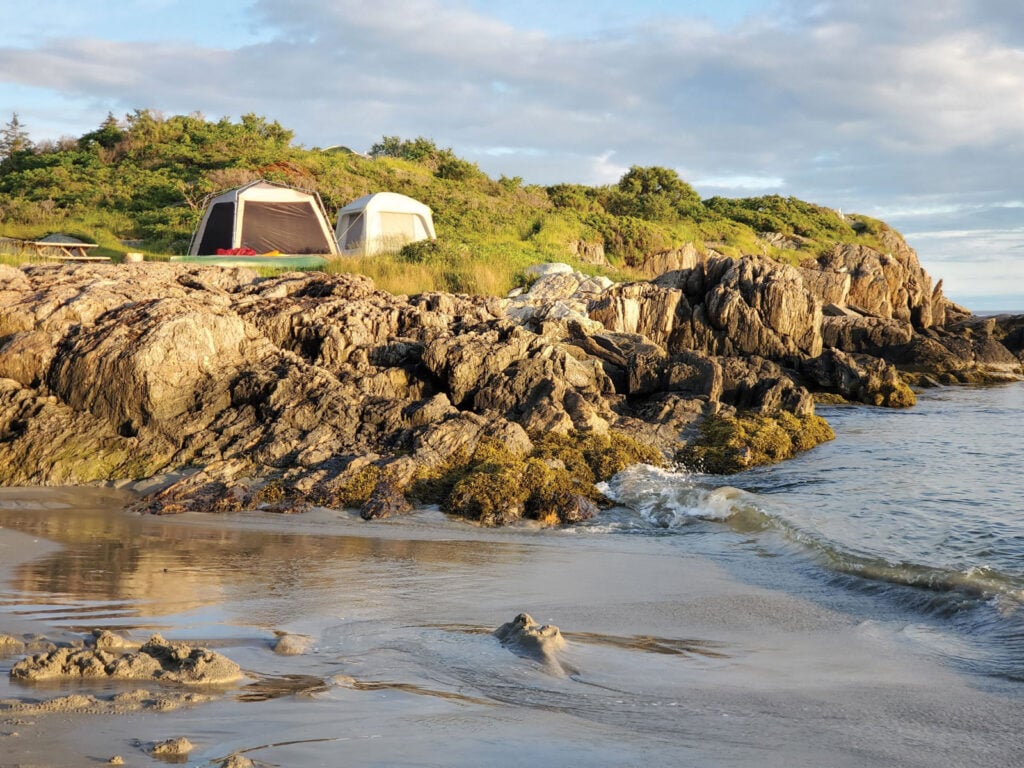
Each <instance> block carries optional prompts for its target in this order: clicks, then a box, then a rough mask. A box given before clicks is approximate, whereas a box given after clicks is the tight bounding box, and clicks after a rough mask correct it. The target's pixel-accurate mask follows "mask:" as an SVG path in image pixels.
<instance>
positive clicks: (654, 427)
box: [0, 241, 1024, 522]
mask: <svg viewBox="0 0 1024 768" xmlns="http://www.w3.org/2000/svg"><path fill="white" fill-rule="evenodd" d="M901 242H902V241H899V242H895V241H894V245H893V252H892V254H879V253H877V252H874V251H870V252H868V251H866V250H865V249H863V248H855V247H853V246H849V247H848V246H841V247H838V248H837V249H836V250H835V251H833V252H832V253H830V254H827V255H826V256H825V257H822V261H821V264H816V265H814V268H813V269H812V268H811V266H810V265H805V266H804V267H801V268H796V267H791V266H787V265H783V264H779V263H776V262H773V261H769V260H765V259H762V258H755V257H744V258H741V259H728V258H725V257H718V256H712V257H710V258H707V259H703V260H699V259H694V260H693V264H692V265H691V266H689V267H687V268H684V269H676V270H674V271H671V272H667V273H665V274H663V275H661V276H660V277H658V278H657V279H656V280H653V281H650V282H635V283H629V284H619V285H612V284H611V282H610V281H609V280H607V279H605V278H590V277H587V276H586V275H583V274H581V273H578V272H575V271H573V269H572V268H571V267H568V266H565V265H561V266H559V265H547V266H546V267H545V268H543V269H539V270H537V279H536V281H535V282H534V283H533V285H532V286H531V287H530V289H529V290H527V291H520V292H519V295H517V296H514V297H512V298H494V297H468V296H456V295H449V294H441V293H427V294H421V295H418V296H412V297H404V296H392V295H389V294H387V293H384V292H382V291H378V290H376V289H375V288H374V286H373V283H372V282H371V281H370V280H368V279H367V278H364V277H360V276H355V275H326V274H322V273H289V274H286V275H283V276H280V277H275V278H259V277H258V276H257V275H256V274H255V273H254V272H252V271H251V270H246V269H221V268H216V267H201V266H195V265H186V264H180V265H179V264H159V263H143V264H125V265H116V266H115V265H91V264H90V265H45V264H34V265H26V266H25V267H23V268H21V269H13V268H10V267H3V268H2V270H0V483H5V484H74V483H90V482H97V481H111V480H121V479H142V478H146V477H150V476H152V475H155V474H158V473H167V472H180V473H182V475H183V476H182V478H181V479H180V480H178V481H177V482H176V483H175V484H174V485H172V486H170V487H169V488H164V489H163V490H161V491H160V492H159V493H158V494H157V495H154V496H152V497H150V498H149V499H148V500H147V502H146V503H147V504H148V505H149V508H150V509H151V511H154V512H177V511H183V510H187V509H203V510H213V511H231V510H236V509H242V508H246V507H255V506H259V507H263V508H267V509H274V510H277V511H301V510H302V509H303V508H305V506H308V505H309V504H345V505H353V506H355V507H357V508H361V510H362V513H363V515H364V516H365V517H367V518H376V517H381V516H388V515H393V514H397V513H400V512H402V511H403V510H405V509H406V508H407V502H406V500H405V499H404V495H405V493H406V491H407V490H408V489H409V487H410V484H411V483H413V482H414V481H416V479H417V478H421V477H423V476H424V475H425V473H426V474H430V473H435V474H436V473H438V472H449V473H450V472H451V468H452V466H453V462H455V463H457V462H458V461H459V460H463V461H464V460H466V458H467V457H470V456H472V455H473V454H474V452H475V451H476V449H477V447H478V446H479V445H481V444H482V442H486V441H488V440H490V441H497V442H498V443H500V444H502V445H503V446H505V448H506V449H507V450H508V452H509V455H511V456H514V457H520V458H519V459H517V460H525V459H527V458H529V461H530V462H533V463H532V464H530V466H537V462H538V461H543V459H542V458H538V457H537V456H535V455H533V453H532V452H534V451H535V442H536V441H537V439H538V436H541V435H570V434H575V433H580V434H590V435H598V436H607V435H610V434H613V433H615V434H624V435H626V436H629V437H631V438H634V439H635V440H637V441H639V443H641V444H643V445H645V446H649V447H653V448H655V449H657V451H660V454H661V455H662V456H664V457H666V458H669V459H671V458H674V457H676V455H677V453H678V452H679V451H680V449H681V448H682V447H684V446H685V444H686V442H687V441H688V440H690V439H691V438H692V437H693V436H694V434H695V430H696V427H697V425H698V424H699V423H700V422H701V420H703V419H705V418H706V417H708V416H710V415H715V416H718V417H728V416H730V415H731V414H735V413H736V412H737V411H754V412H756V413H758V414H762V415H765V416H770V415H771V414H789V415H792V416H794V417H796V418H798V419H804V418H810V417H811V416H812V415H813V409H814V405H813V397H812V393H815V392H827V393H833V394H836V395H839V396H841V397H843V398H845V399H848V400H857V401H861V402H867V403H872V404H878V405H887V406H904V405H907V404H909V403H910V402H912V400H913V394H912V393H911V392H910V390H909V389H908V388H907V386H906V384H905V382H904V379H903V376H901V374H900V372H899V371H898V370H897V368H896V366H897V365H898V366H900V368H902V369H903V370H904V371H905V372H907V371H909V372H910V374H912V375H913V376H915V377H917V378H916V380H917V381H918V382H919V383H929V382H931V381H936V380H937V381H946V380H972V377H975V376H983V377H988V379H989V380H991V379H998V378H1007V377H1016V376H1019V375H1020V373H1021V354H1022V349H1024V321H1022V320H1020V319H1019V318H1018V319H1013V318H1004V319H988V320H980V319H977V318H971V317H969V316H965V315H964V314H963V312H962V311H960V310H959V308H955V307H953V305H951V304H949V303H948V302H946V300H945V299H943V298H942V296H941V290H939V289H938V288H932V286H931V282H930V279H929V278H928V277H927V275H925V274H924V272H923V271H921V270H920V268H919V267H918V266H917V262H916V257H914V256H913V252H912V251H910V250H909V249H907V248H906V247H905V246H901V245H900V243H901ZM680 258H682V257H681V256H680ZM823 308H824V309H823ZM947 317H948V318H952V319H951V320H950V321H949V322H946V318H947ZM617 439H618V438H616V440H617ZM616 440H611V441H607V440H606V441H605V444H606V446H610V445H619V443H617V442H616ZM616 450H617V449H616ZM460 457H461V459H460ZM491 469H493V467H492V468H491ZM491 469H488V472H490V471H491ZM563 469H564V468H563ZM538 471H539V470H538ZM559 471H560V470H559ZM497 474H499V473H495V476H497ZM563 480H564V478H563ZM560 482H561V481H560ZM538 487H539V488H540V486H538ZM541 490H543V488H541ZM544 493H547V492H546V491H544ZM537 494H541V495H543V493H541V491H537ZM537 494H535V497H537V498H539V496H537ZM549 495H550V494H549ZM545 498H547V497H546V496H545ZM559 498H560V499H562V500H563V501H564V504H565V505H566V509H565V510H562V511H556V510H552V509H549V508H547V507H545V511H544V512H543V514H542V516H543V517H544V518H545V519H548V518H550V519H552V520H555V519H557V520H560V521H563V522H565V521H570V520H573V519H580V518H584V517H589V516H591V515H593V514H594V511H595V510H594V508H593V505H592V503H591V501H588V498H589V496H588V494H587V493H582V492H575V491H574V492H572V493H568V492H567V493H561V494H560V495H559ZM545 504H547V502H545ZM527 512H529V510H527ZM537 514H538V515H540V514H541V513H539V512H538V513H537ZM486 517H487V519H488V520H490V519H491V517H492V516H491V515H488V516H486ZM505 517H507V516H504V515H501V514H498V515H495V516H493V518H494V519H495V520H499V521H500V520H501V519H504V518H505ZM515 517H516V516H515V515H513V516H512V518H515ZM481 519H483V518H481Z"/></svg>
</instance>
